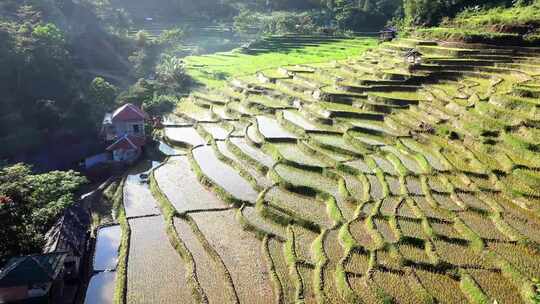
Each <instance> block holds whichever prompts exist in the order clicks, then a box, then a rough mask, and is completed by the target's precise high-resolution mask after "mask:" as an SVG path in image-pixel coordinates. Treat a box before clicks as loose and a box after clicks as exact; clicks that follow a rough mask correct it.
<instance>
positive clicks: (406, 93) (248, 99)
mask: <svg viewBox="0 0 540 304" xmlns="http://www.w3.org/2000/svg"><path fill="white" fill-rule="evenodd" d="M412 48H416V49H417V50H419V51H420V52H421V53H422V54H423V55H422V62H421V63H417V64H415V65H410V64H408V63H407V62H406V59H405V58H404V54H405V53H407V52H408V51H409V50H411V49H412ZM537 51H538V50H537V49H534V48H520V47H511V48H510V47H494V46H486V45H484V46H482V47H479V46H478V45H477V46H461V47H460V48H456V46H453V47H449V46H448V45H445V44H442V43H437V42H433V41H423V40H412V39H402V40H396V41H394V42H391V43H385V44H382V45H381V46H379V47H378V48H375V49H372V50H369V51H367V52H365V53H364V54H363V55H362V56H359V57H357V58H350V59H348V60H345V61H337V62H330V63H325V64H320V63H317V64H312V65H300V66H298V65H295V66H284V67H281V68H279V69H276V70H275V71H265V72H260V73H259V74H257V75H252V76H246V77H240V78H236V79H234V80H231V81H230V82H229V84H228V85H227V86H226V87H223V88H219V89H215V90H212V91H199V92H197V93H194V94H193V95H191V96H190V97H188V98H187V99H186V100H184V101H183V102H182V103H181V105H180V106H179V108H178V109H177V111H176V113H175V115H176V117H177V118H178V119H180V120H182V121H183V122H184V123H183V124H182V126H181V128H183V130H176V131H174V130H172V129H173V128H179V127H178V126H170V127H167V128H166V130H165V132H163V133H162V134H164V136H165V138H164V140H165V141H167V142H168V143H169V144H170V145H172V146H174V148H175V149H177V150H178V151H183V152H184V153H185V155H177V156H173V157H170V158H169V159H167V160H166V161H165V162H164V163H163V164H162V165H161V166H160V167H157V168H154V170H153V171H152V175H151V178H150V192H151V194H152V196H153V198H154V199H155V202H156V203H157V205H158V206H159V209H160V213H161V215H160V216H157V217H148V218H144V219H142V220H144V221H148V222H147V223H142V224H141V225H139V224H138V223H139V222H137V221H140V220H141V219H139V220H138V219H130V220H129V224H130V226H131V229H132V232H131V242H130V243H131V244H130V252H129V253H130V254H129V263H128V264H131V263H135V264H134V265H133V266H132V265H128V274H127V278H128V282H127V295H128V298H129V297H130V294H133V295H132V298H129V299H131V300H130V301H132V302H133V303H137V302H138V301H139V302H143V301H145V300H148V299H154V301H158V300H157V299H159V302H160V303H176V302H178V300H179V299H186V301H188V302H195V303H439V302H440V303H466V302H470V303H492V302H493V301H495V300H496V301H498V302H499V303H535V301H537V298H538V281H537V278H538V277H540V252H539V249H540V247H539V242H540V237H539V235H538V231H540V200H539V199H540V194H539V193H538V189H540V187H539V186H540V175H539V174H538V172H539V171H538V170H539V169H540V162H539V161H538V160H539V159H540V157H539V156H540V155H539V154H538V152H537V151H538V150H537V148H538V147H537V143H538V139H539V138H540V131H539V129H538V126H539V123H538V122H539V121H540V116H539V115H538V110H537V107H538V106H540V104H539V103H538V98H539V97H540V93H539V92H540V89H539V88H540V78H539V77H538V76H537V75H536V74H535V72H534V71H535V66H536V65H537V64H539V63H540V57H537V56H536V55H535V54H537ZM188 128H190V129H189V131H187V132H184V131H185V130H188ZM169 136H170V137H169ZM194 138H196V140H193V139H194ZM150 226H151V227H150ZM134 228H135V229H134ZM136 229H140V230H139V231H138V232H137V231H135V230H136ZM163 239H165V240H167V239H168V242H169V243H170V245H169V244H168V243H166V242H165V243H164V242H163ZM154 241H155V242H156V245H155V246H154V245H151V244H152V242H154ZM137 242H140V243H139V244H137ZM145 246H150V247H152V248H151V249H150V248H147V249H146V250H145V249H144V247H145ZM165 247H167V248H165ZM137 250H139V251H140V252H137ZM142 252H151V254H148V253H144V254H141V253H142ZM156 256H159V257H160V260H159V261H160V262H157V261H156V260H154V259H155V257H156ZM133 260H135V262H133ZM137 260H138V261H137ZM159 263H163V264H164V265H165V266H163V265H160V264H159ZM136 265H140V266H141V267H140V268H139V267H137V266H136ZM147 267H151V268H152V269H150V268H147ZM156 270H157V271H162V273H161V274H160V275H158V277H159V278H160V280H159V282H158V280H154V279H153V276H150V279H147V280H146V281H145V284H146V285H147V287H145V288H144V294H138V293H139V292H140V291H136V290H135V288H136V287H135V286H136V284H138V283H137V280H138V279H139V280H140V278H142V277H143V275H142V273H144V274H147V273H153V272H154V271H156ZM130 271H131V272H132V274H130ZM163 278H167V279H166V281H167V282H166V284H165V283H164V282H163V281H164V280H163ZM130 280H134V281H135V282H133V283H130ZM131 289H133V290H131ZM132 302H130V303H132Z"/></svg>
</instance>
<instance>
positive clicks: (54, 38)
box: [32, 23, 65, 44]
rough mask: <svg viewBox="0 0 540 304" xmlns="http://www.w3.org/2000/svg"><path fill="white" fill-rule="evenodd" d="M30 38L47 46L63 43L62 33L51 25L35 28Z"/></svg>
mask: <svg viewBox="0 0 540 304" xmlns="http://www.w3.org/2000/svg"><path fill="white" fill-rule="evenodd" d="M32 36H33V37H35V38H37V39H40V40H43V41H44V42H45V43H47V44H63V43H65V38H64V33H63V32H62V31H60V29H59V28H58V27H56V25H54V24H52V23H47V24H43V25H41V24H40V25H37V26H35V27H34V28H33V30H32Z"/></svg>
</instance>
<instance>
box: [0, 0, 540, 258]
mask: <svg viewBox="0 0 540 304" xmlns="http://www.w3.org/2000/svg"><path fill="white" fill-rule="evenodd" d="M527 5H532V6H530V7H527V10H526V11H527V12H530V14H535V13H536V12H537V11H538V3H537V2H534V1H527V0H513V1H511V0H499V1H493V0H440V1H430V0H403V1H402V0H325V1H322V0H321V1H317V0H311V1H305V0H294V1H291V0H245V1H241V0H200V1H191V0H155V1H149V0H80V1H75V0H24V1H23V0H3V1H1V2H0V92H1V93H2V94H1V97H0V107H1V108H2V110H3V111H2V113H1V114H0V159H2V160H5V161H2V169H1V171H0V173H1V174H0V185H1V187H0V218H1V220H2V223H6V222H8V223H13V225H12V226H9V225H2V226H1V227H0V229H2V230H0V236H2V238H3V239H1V242H0V243H2V247H0V261H1V260H2V257H6V256H7V255H11V254H21V253H30V252H32V251H35V250H36V248H38V246H39V244H40V242H41V241H42V240H41V238H40V237H39V236H40V235H42V234H43V232H44V231H46V229H47V227H48V226H49V225H50V224H51V221H52V220H53V219H54V218H55V217H56V216H58V214H60V212H61V210H62V209H63V208H64V207H66V206H67V205H69V204H70V203H71V201H73V199H74V193H75V191H76V190H77V189H78V187H79V186H80V185H81V184H83V183H84V182H85V180H84V178H82V177H81V176H80V175H79V174H77V173H74V172H68V173H62V172H54V173H49V175H48V173H44V174H43V175H40V174H38V173H36V172H32V170H31V167H30V166H27V165H22V164H19V165H13V163H14V162H16V161H24V160H26V159H27V158H28V157H26V156H27V155H31V154H32V153H34V151H39V150H40V149H42V148H43V147H53V146H60V147H61V148H62V149H63V147H64V146H65V147H69V146H73V145H74V144H76V143H81V142H92V143H93V142H95V141H96V138H97V133H98V131H99V125H100V123H101V120H102V117H103V114H104V113H105V112H106V111H110V110H112V109H113V108H115V107H116V106H118V105H119V104H123V103H125V102H133V103H135V104H138V105H142V106H143V107H144V108H145V109H146V110H147V111H148V112H149V113H150V114H162V113H164V112H167V111H170V110H172V109H173V108H174V106H175V104H176V103H178V102H179V98H180V97H181V96H182V95H184V94H186V93H187V92H188V91H189V89H190V87H191V86H192V85H193V82H192V81H191V79H190V77H189V76H187V75H186V73H185V70H184V67H183V62H182V60H181V58H180V57H178V56H175V54H178V50H179V46H181V45H182V43H183V40H184V37H185V36H186V35H189V28H186V27H182V26H178V27H175V26H171V27H170V28H169V29H168V30H165V31H163V32H162V33H160V34H159V35H158V36H157V37H153V38H150V37H149V35H148V33H146V32H145V31H137V32H136V33H135V34H134V33H133V32H131V30H132V29H133V28H135V29H140V28H144V24H145V22H146V21H147V20H149V18H150V19H151V20H158V21H162V22H167V23H168V24H173V25H174V24H175V23H178V24H180V23H182V21H183V20H196V21H197V22H200V23H207V24H228V25H230V26H231V28H232V29H233V30H234V31H235V32H236V33H237V34H239V35H256V36H257V35H264V34H285V33H309V34H313V33H326V34H328V33H331V34H332V33H333V34H339V35H354V34H355V33H359V32H369V31H371V32H374V31H375V32H376V31H378V30H380V29H382V28H384V27H385V26H387V25H394V26H397V27H399V28H401V29H402V30H403V31H405V30H406V29H411V28H413V29H414V28H421V27H428V26H438V25H440V26H444V25H445V24H446V25H448V24H451V23H452V22H457V23H459V22H465V21H464V20H467V18H468V17H470V16H471V15H472V14H475V13H478V12H479V11H489V10H490V9H494V10H497V8H499V9H504V8H510V7H513V8H515V9H519V8H520V7H526V6H527ZM532 8H534V10H533V9H532ZM456 16H457V18H456V19H452V18H454V17H456ZM460 20H461V21H460ZM457 23H456V24H457ZM531 25H535V24H531V23H529V21H525V22H524V23H523V24H520V25H519V26H517V28H518V31H520V32H523V33H529V31H530V29H529V27H530V26H531ZM479 26H480V25H479ZM481 26H482V28H486V27H488V28H489V27H490V26H491V25H490V23H489V22H487V21H486V23H482V24H481ZM515 28H516V26H514V27H512V28H502V29H497V30H500V31H512V30H515ZM532 34H535V33H531V35H532ZM98 150H99V149H98ZM91 151H92V148H89V149H87V150H85V151H83V152H82V153H76V155H75V156H73V159H66V160H65V161H66V162H67V163H65V164H64V166H63V167H61V168H54V167H53V168H48V169H67V168H70V167H72V166H73V165H74V164H75V163H76V161H77V160H80V158H81V157H83V156H84V154H85V153H91ZM62 174H65V175H62ZM45 184H48V187H51V186H55V185H59V186H58V187H55V188H56V189H57V191H58V192H54V191H53V192H50V191H49V188H46V187H44V185H45ZM55 191H56V190H55ZM6 229H7V230H6ZM17 239H24V240H25V242H23V243H20V244H19V245H13V244H15V243H17V242H14V241H15V240H17Z"/></svg>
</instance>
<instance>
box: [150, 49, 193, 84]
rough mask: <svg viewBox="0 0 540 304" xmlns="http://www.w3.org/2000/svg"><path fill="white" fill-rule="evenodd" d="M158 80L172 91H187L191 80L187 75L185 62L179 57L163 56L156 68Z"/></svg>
mask: <svg viewBox="0 0 540 304" xmlns="http://www.w3.org/2000/svg"><path fill="white" fill-rule="evenodd" d="M156 74H157V80H158V81H159V82H160V84H161V85H164V86H166V87H167V88H168V89H169V90H171V91H186V89H188V88H189V86H190V85H191V78H190V77H189V76H188V75H187V74H186V71H185V68H184V61H183V60H182V59H180V58H178V57H174V56H170V55H167V54H165V55H163V56H162V58H161V61H160V63H159V64H158V65H157V67H156Z"/></svg>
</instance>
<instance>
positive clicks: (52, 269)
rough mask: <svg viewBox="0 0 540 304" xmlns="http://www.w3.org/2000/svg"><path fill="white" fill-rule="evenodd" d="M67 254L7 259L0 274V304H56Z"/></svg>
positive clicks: (62, 284)
mask: <svg viewBox="0 0 540 304" xmlns="http://www.w3.org/2000/svg"><path fill="white" fill-rule="evenodd" d="M65 258H66V253H48V254H40V255H30V256H23V257H16V258H12V259H10V260H9V261H8V262H7V264H6V266H5V267H4V268H3V269H2V270H0V303H21V304H26V303H28V304H30V303H32V304H34V303H36V304H48V303H59V300H60V299H61V298H62V295H63V289H64V277H63V274H64V260H65Z"/></svg>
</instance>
